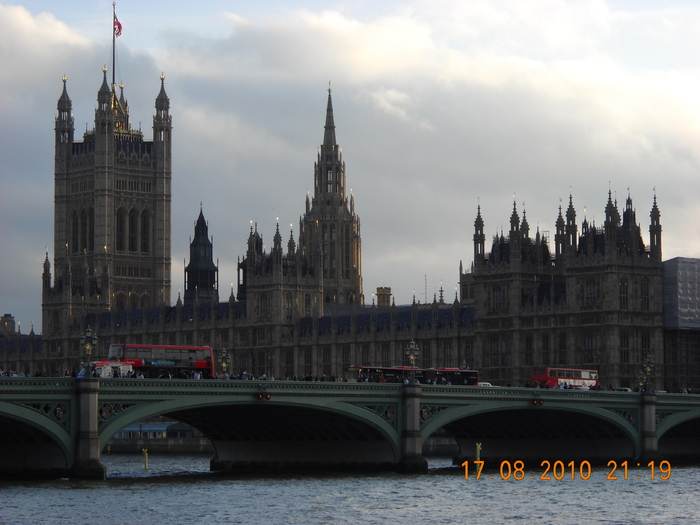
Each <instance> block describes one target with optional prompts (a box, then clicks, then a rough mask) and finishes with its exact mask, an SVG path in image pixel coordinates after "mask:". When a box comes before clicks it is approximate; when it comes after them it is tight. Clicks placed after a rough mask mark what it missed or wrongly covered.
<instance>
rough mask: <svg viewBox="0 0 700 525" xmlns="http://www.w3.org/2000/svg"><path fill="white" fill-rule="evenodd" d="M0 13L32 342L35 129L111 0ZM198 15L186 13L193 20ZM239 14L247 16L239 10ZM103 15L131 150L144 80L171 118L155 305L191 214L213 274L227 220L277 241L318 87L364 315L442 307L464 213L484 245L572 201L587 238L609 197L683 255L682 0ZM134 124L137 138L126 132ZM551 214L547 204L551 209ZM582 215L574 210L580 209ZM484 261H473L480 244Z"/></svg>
mask: <svg viewBox="0 0 700 525" xmlns="http://www.w3.org/2000/svg"><path fill="white" fill-rule="evenodd" d="M70 4H71V5H70V6H66V5H62V4H58V3H55V2H49V1H45V2H42V1H37V2H27V3H25V4H24V5H22V6H18V5H8V4H0V63H2V76H1V79H0V80H1V81H0V181H1V183H2V191H1V192H0V221H2V222H1V224H2V228H0V246H2V249H1V253H0V264H1V272H0V310H1V311H0V314H2V313H11V314H13V315H14V316H15V318H16V319H17V320H18V321H21V322H22V331H23V332H27V331H28V330H29V323H30V322H31V321H34V325H35V328H36V330H37V331H39V330H40V326H41V325H40V315H41V272H42V263H43V259H44V253H45V247H47V246H48V247H49V258H50V260H51V261H52V263H53V257H54V254H53V253H52V246H53V153H54V150H53V122H54V118H55V115H56V103H57V100H58V97H59V96H60V93H61V89H62V82H61V78H62V77H63V75H64V74H65V75H66V76H67V77H68V83H67V86H68V93H69V95H70V97H71V99H72V101H73V113H74V116H75V123H76V138H77V139H78V140H80V138H81V136H82V132H83V130H84V126H85V122H86V121H88V126H89V127H90V128H92V126H93V120H94V107H95V103H96V96H97V90H98V88H99V86H100V84H101V80H102V71H101V69H102V67H103V65H105V64H107V65H108V66H109V67H111V33H110V24H111V2H107V1H105V0H96V1H82V2H71V3H70ZM204 4H206V5H204ZM250 4H254V5H250ZM376 4H377V2H363V1H360V2H315V1H309V2H285V1H281V0H280V1H276V2H272V1H271V2H255V3H252V2H242V1H241V2H235V1H228V2H224V1H214V2H206V3H191V2H177V1H175V2H173V1H170V2H167V3H166V2H162V1H154V2H148V3H147V4H144V3H143V2H136V1H133V0H124V1H121V2H118V5H117V15H118V17H119V19H120V21H121V23H122V24H123V35H122V37H120V38H119V39H118V40H117V57H118V58H117V68H116V73H117V82H120V81H123V82H124V84H125V85H126V88H125V95H126V97H127V98H128V101H129V105H130V115H131V122H132V125H133V126H134V127H138V126H139V125H141V126H142V128H143V129H144V132H145V135H146V137H147V138H148V139H150V138H151V136H152V133H151V125H152V115H153V107H154V101H155V97H156V95H157V94H158V90H159V85H160V80H159V76H160V74H161V72H163V73H164V74H165V76H166V80H165V87H166V91H167V93H168V96H169V97H170V102H171V114H172V116H173V127H174V129H173V137H174V139H173V140H174V145H173V254H172V255H173V258H172V260H173V273H172V274H173V293H174V296H176V295H177V290H178V288H181V287H182V286H183V261H184V259H185V258H187V257H188V254H189V251H188V250H189V240H190V237H191V236H192V235H193V228H194V221H195V220H196V218H197V215H198V213H199V206H200V202H201V203H202V206H203V210H204V215H205V217H206V219H207V220H208V222H209V232H210V235H213V237H214V253H215V257H217V258H218V259H219V269H220V277H219V279H220V287H221V292H220V295H221V298H222V299H225V298H227V297H228V295H229V289H230V283H231V282H235V280H236V262H237V258H238V257H239V256H242V255H243V254H244V252H245V247H246V238H247V235H248V231H249V228H250V221H251V220H253V221H255V222H257V224H258V230H259V231H260V232H261V233H262V235H263V239H264V241H265V244H266V246H267V247H269V244H270V243H271V241H272V236H273V234H274V231H275V224H276V217H279V223H280V229H281V231H282V232H283V238H284V240H285V243H286V240H287V239H288V238H289V230H290V223H291V224H292V225H293V226H292V228H293V230H294V236H295V239H296V237H297V234H298V224H299V217H300V215H301V214H303V212H304V201H305V196H306V192H307V189H308V190H312V185H313V165H314V161H315V160H316V153H317V148H318V147H319V145H320V144H321V141H322V139H323V124H324V118H325V106H326V97H327V93H326V89H327V88H328V82H329V80H330V81H332V87H333V106H334V110H335V123H336V135H337V140H338V142H339V144H340V145H341V146H342V148H343V153H344V159H345V162H346V165H347V185H348V187H349V188H352V190H353V193H354V196H355V211H356V212H357V214H358V215H359V217H360V219H361V223H362V241H363V242H362V255H363V260H362V270H363V272H362V273H363V278H364V293H365V300H366V302H367V303H368V304H369V303H371V300H372V297H371V294H372V292H373V291H375V289H376V287H377V286H390V287H391V288H392V291H393V292H394V294H395V299H396V303H397V304H405V303H409V302H410V301H411V300H412V295H413V291H414V290H415V291H416V296H417V299H418V300H421V301H423V300H425V297H424V292H425V288H426V281H427V299H428V300H430V301H432V298H433V294H434V293H435V292H436V291H437V290H438V289H439V288H440V286H441V283H442V286H443V287H444V288H445V292H446V297H447V299H448V300H452V299H453V298H454V293H455V286H456V284H457V282H458V278H459V264H460V261H462V262H463V263H464V266H465V268H468V267H469V265H470V264H471V261H472V253H473V244H472V235H473V230H474V228H473V224H474V218H475V216H476V209H477V205H478V204H480V205H481V211H482V216H483V218H484V222H485V231H486V233H487V235H488V236H489V239H488V242H487V244H489V246H490V237H491V236H492V235H494V234H497V233H500V231H501V230H502V229H503V230H507V228H508V225H509V218H510V214H511V211H512V208H513V199H514V197H513V195H514V194H515V202H516V203H517V209H518V213H519V214H520V216H521V218H522V213H523V209H525V210H526V212H527V219H528V222H529V224H530V227H531V231H532V235H533V236H534V233H535V230H536V228H538V227H539V229H540V231H542V232H545V231H549V232H551V235H552V236H553V231H554V223H555V220H556V217H557V214H558V207H559V205H560V203H561V204H562V205H566V204H567V203H568V199H569V193H570V192H571V195H572V196H573V202H574V206H575V207H576V211H577V214H578V222H579V225H580V223H581V221H582V220H583V217H584V215H585V216H586V217H587V218H588V220H589V221H593V220H594V221H595V223H596V224H597V225H599V226H600V225H602V222H603V220H604V208H605V204H606V202H607V194H608V190H609V189H610V190H611V191H612V192H613V195H614V197H616V198H617V200H618V203H619V206H620V208H622V207H623V206H624V201H625V199H626V197H627V194H628V191H629V193H630V194H631V197H632V199H633V201H634V206H635V208H636V210H637V221H638V222H639V223H640V225H641V227H642V231H643V232H644V240H645V242H648V229H649V211H650V209H651V206H652V201H653V196H654V188H656V195H657V198H658V205H659V208H660V210H661V214H662V217H661V221H662V227H663V237H662V243H663V244H662V245H663V254H664V259H668V258H671V257H678V256H684V257H700V208H699V207H698V195H699V194H700V193H699V191H698V190H699V189H700V178H699V177H698V167H699V162H700V99H699V97H698V95H697V93H698V91H700V56H699V51H698V50H700V41H699V40H700V31H699V29H700V7H696V6H695V5H694V4H691V3H687V4H686V3H684V2H676V3H669V2H661V1H658V2H656V1H647V2H641V3H640V2H603V1H589V2H564V1H556V0H540V1H528V2H506V1H504V2H498V1H491V0H488V1H487V0H484V1H469V2H461V1H460V2H452V1H450V2H448V1H435V0H431V1H430V2H422V1H415V2H387V3H384V2H381V3H379V4H381V5H376ZM139 122H141V124H139ZM560 199H561V200H560ZM584 209H585V212H584ZM487 249H488V248H487Z"/></svg>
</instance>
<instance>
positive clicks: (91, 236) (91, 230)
mask: <svg viewBox="0 0 700 525" xmlns="http://www.w3.org/2000/svg"><path fill="white" fill-rule="evenodd" d="M88 222H89V224H88V246H87V249H88V251H89V252H94V251H95V208H90V209H89V210H88Z"/></svg>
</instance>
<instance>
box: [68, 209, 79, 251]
mask: <svg viewBox="0 0 700 525" xmlns="http://www.w3.org/2000/svg"><path fill="white" fill-rule="evenodd" d="M70 222H71V232H70V233H71V236H70V251H71V253H78V250H79V248H80V245H79V243H78V240H79V239H80V221H79V220H78V212H77V211H75V210H74V211H73V213H72V214H71V221H70Z"/></svg>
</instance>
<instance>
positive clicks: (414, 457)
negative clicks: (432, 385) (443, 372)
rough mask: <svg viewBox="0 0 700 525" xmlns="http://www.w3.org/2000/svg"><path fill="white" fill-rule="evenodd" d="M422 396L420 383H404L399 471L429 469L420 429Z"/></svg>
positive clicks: (414, 471) (418, 471) (413, 471)
mask: <svg viewBox="0 0 700 525" xmlns="http://www.w3.org/2000/svg"><path fill="white" fill-rule="evenodd" d="M420 398H421V386H420V385H419V384H414V385H411V384H407V385H404V388H403V393H402V399H401V403H402V409H403V410H402V411H403V424H402V426H401V461H400V462H399V463H398V465H397V470H398V471H399V472H405V473H418V474H420V473H424V472H427V471H428V462H427V461H426V460H425V458H424V457H423V438H422V437H421V431H420Z"/></svg>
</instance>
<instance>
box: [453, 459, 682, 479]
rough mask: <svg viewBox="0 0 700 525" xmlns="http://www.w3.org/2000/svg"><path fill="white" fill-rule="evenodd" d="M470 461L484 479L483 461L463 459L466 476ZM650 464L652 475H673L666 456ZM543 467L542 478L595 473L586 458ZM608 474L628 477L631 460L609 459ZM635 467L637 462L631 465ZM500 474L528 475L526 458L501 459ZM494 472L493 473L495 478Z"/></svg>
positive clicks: (510, 476) (509, 476)
mask: <svg viewBox="0 0 700 525" xmlns="http://www.w3.org/2000/svg"><path fill="white" fill-rule="evenodd" d="M469 463H472V464H473V466H474V474H475V475H476V476H475V479H481V474H482V472H483V470H484V463H485V462H484V461H479V460H476V461H471V462H470V461H465V462H464V463H462V466H463V467H464V479H469ZM636 466H637V467H641V464H640V463H637V465H636ZM646 466H647V467H648V468H649V476H650V479H656V478H657V474H658V478H659V479H663V480H667V479H669V478H670V477H671V463H670V462H669V461H667V460H663V461H660V462H659V463H658V464H657V463H656V462H655V461H650V462H649V463H647V465H646ZM540 467H541V468H542V470H541V471H540V475H539V479H545V480H546V479H555V480H562V479H565V478H566V479H576V478H577V477H578V478H579V479H589V478H590V477H591V474H592V473H593V468H592V467H591V463H590V461H587V460H584V461H580V462H578V463H577V462H575V461H569V462H568V463H565V462H563V461H554V462H551V461H548V460H544V461H543V462H542V463H540ZM608 467H609V470H608V474H607V476H606V477H605V479H609V480H616V479H629V477H630V472H629V470H630V463H629V462H628V461H623V462H622V463H620V464H619V465H618V463H617V461H614V460H610V461H608ZM632 467H634V465H632ZM499 474H500V476H501V479H503V480H507V479H516V480H521V479H525V477H526V476H527V474H526V473H525V462H523V461H522V460H519V459H518V460H517V461H514V462H512V463H511V462H510V461H508V460H504V461H501V466H500V468H499ZM634 476H636V479H641V477H642V476H641V475H638V474H634ZM493 477H495V476H491V478H493ZM535 477H536V476H535V475H534V474H531V475H529V478H530V479H535Z"/></svg>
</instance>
